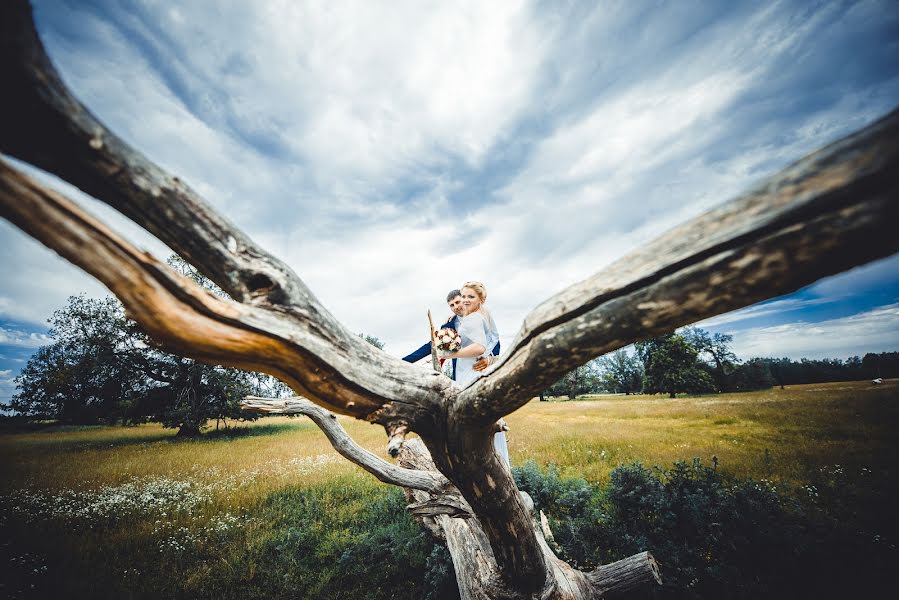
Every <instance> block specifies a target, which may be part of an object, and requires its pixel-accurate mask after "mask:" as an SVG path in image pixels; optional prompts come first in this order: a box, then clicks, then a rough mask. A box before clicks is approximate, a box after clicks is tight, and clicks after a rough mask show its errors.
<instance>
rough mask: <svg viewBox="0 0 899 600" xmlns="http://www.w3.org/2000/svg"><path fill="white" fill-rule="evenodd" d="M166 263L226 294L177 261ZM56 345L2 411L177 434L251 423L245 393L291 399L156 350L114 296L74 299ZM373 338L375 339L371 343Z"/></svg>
mask: <svg viewBox="0 0 899 600" xmlns="http://www.w3.org/2000/svg"><path fill="white" fill-rule="evenodd" d="M169 264H170V265H171V266H173V267H174V268H176V269H178V270H179V271H180V272H181V273H182V274H185V275H188V276H190V277H191V278H192V279H194V280H195V281H197V282H198V283H200V284H201V285H203V286H204V287H205V288H206V289H207V290H209V291H210V292H212V293H214V294H217V295H223V292H222V291H221V290H219V289H218V288H216V287H215V286H214V285H213V284H212V283H211V282H210V281H209V280H208V279H206V278H204V277H202V276H200V275H199V274H197V273H196V271H195V270H193V267H191V266H190V265H188V264H187V263H185V262H184V261H183V260H181V259H180V258H172V259H170V260H169ZM49 321H50V324H51V328H50V331H49V335H50V337H51V338H53V339H54V342H53V343H52V344H50V345H48V346H44V347H42V348H40V349H39V350H38V351H37V352H36V353H35V354H34V356H33V357H32V358H31V359H30V360H29V361H28V363H27V364H26V366H25V368H24V369H23V371H22V373H21V375H19V377H17V378H16V386H17V389H18V390H19V391H18V393H17V394H15V395H14V396H13V398H12V401H11V402H10V404H9V405H8V407H7V408H10V409H12V410H13V411H15V412H16V413H18V414H22V415H25V416H30V417H34V418H54V419H59V420H61V421H63V422H66V423H97V422H116V421H121V422H122V423H123V424H125V423H138V422H144V421H157V422H160V423H162V424H163V426H164V427H172V428H178V430H179V431H178V433H179V435H185V436H192V435H197V434H199V433H200V431H201V429H202V428H203V427H204V426H205V424H206V423H207V421H208V420H209V419H215V420H216V425H218V423H219V422H221V421H222V420H225V419H255V418H257V416H256V415H255V414H252V413H244V412H243V411H241V410H240V406H239V405H240V401H241V400H242V399H243V398H244V397H245V396H247V395H257V396H261V395H264V396H267V397H278V396H284V395H288V394H289V393H290V391H289V389H288V388H287V386H285V385H284V384H283V383H281V382H280V381H278V380H277V379H275V378H274V377H271V376H270V375H263V374H259V373H250V372H248V371H242V370H240V369H233V368H224V367H221V366H212V365H206V364H203V363H199V362H196V361H194V360H191V359H188V358H181V357H178V356H175V355H173V354H169V353H167V352H163V351H161V350H159V349H158V348H157V347H156V344H155V343H154V342H153V341H152V340H150V339H149V338H148V337H147V336H146V335H145V334H144V333H143V332H142V331H141V330H140V328H139V327H138V326H137V325H136V323H134V322H133V321H131V320H130V319H128V318H127V317H126V316H125V312H124V309H123V307H122V305H121V303H120V302H119V301H118V300H117V299H115V298H109V297H107V298H102V299H93V298H87V297H86V296H84V295H80V296H72V297H70V298H69V300H68V303H67V304H66V306H65V307H64V308H62V309H60V310H57V311H56V312H54V313H53V316H52V317H51V318H50V320H49ZM375 339H376V338H375Z"/></svg>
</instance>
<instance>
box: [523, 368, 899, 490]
mask: <svg viewBox="0 0 899 600" xmlns="http://www.w3.org/2000/svg"><path fill="white" fill-rule="evenodd" d="M507 421H508V422H509V424H510V427H511V432H510V436H509V438H510V439H509V444H510V448H511V454H512V460H513V462H515V463H520V462H521V461H524V460H527V459H533V460H536V461H537V462H540V463H555V464H557V465H559V466H560V467H562V469H563V472H565V473H567V474H569V475H580V476H583V477H585V478H587V479H588V480H591V481H595V482H602V481H604V480H605V479H606V478H607V477H608V474H609V472H610V471H611V469H612V468H614V467H615V466H617V465H619V464H622V463H628V462H632V461H635V460H639V461H641V462H643V463H645V464H650V465H651V464H660V465H665V466H668V465H671V463H672V462H673V461H675V460H678V459H684V458H692V457H700V458H701V459H703V461H704V462H706V463H707V464H710V463H711V460H712V457H713V456H716V457H717V458H718V460H719V461H720V464H721V467H722V469H724V470H725V471H728V472H730V473H733V474H734V475H737V476H740V477H753V478H757V479H760V478H765V477H767V478H779V479H786V480H790V481H793V482H797V481H802V480H804V478H805V474H806V473H807V472H808V471H809V470H810V469H814V468H818V467H821V466H824V465H830V464H837V463H844V464H845V463H847V462H848V463H858V464H863V463H865V462H866V461H871V460H876V461H878V462H880V461H881V460H882V459H889V460H888V462H893V463H895V459H896V456H897V445H896V443H895V440H896V433H895V432H896V427H897V426H899V380H887V381H885V382H884V384H883V385H881V386H872V385H871V384H870V383H867V382H848V383H828V384H815V385H804V386H788V387H787V388H786V389H779V388H775V389H771V390H766V391H761V392H754V393H741V394H720V395H715V396H699V397H687V398H684V397H679V398H676V399H669V398H667V397H665V396H647V395H636V396H620V395H618V396H592V397H590V398H589V399H581V400H577V401H574V402H537V401H532V402H531V403H529V404H528V405H527V406H525V407H524V408H522V409H521V410H519V411H517V412H516V413H514V414H513V415H510V416H509V417H508V418H507Z"/></svg>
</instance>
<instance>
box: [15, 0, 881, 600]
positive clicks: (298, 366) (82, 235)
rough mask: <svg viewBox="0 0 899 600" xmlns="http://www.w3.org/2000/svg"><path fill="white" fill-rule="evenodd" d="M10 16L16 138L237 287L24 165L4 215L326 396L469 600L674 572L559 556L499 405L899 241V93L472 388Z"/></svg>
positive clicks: (133, 307) (517, 402)
mask: <svg viewBox="0 0 899 600" xmlns="http://www.w3.org/2000/svg"><path fill="white" fill-rule="evenodd" d="M0 16H2V22H0V30H2V38H0V45H2V47H0V52H2V56H0V77H2V81H3V87H4V93H3V96H2V97H3V111H2V116H0V151H2V152H3V153H5V154H7V155H10V156H14V157H16V158H18V159H19V160H22V161H24V162H26V163H30V164H32V165H35V166H37V167H39V168H41V169H44V170H45V171H48V172H50V173H54V174H56V175H58V176H59V177H61V178H62V179H64V180H66V181H68V182H69V183H71V184H73V185H75V186H77V187H79V188H80V189H82V190H83V191H84V192H86V193H88V194H90V195H92V196H93V197H95V198H97V199H99V200H101V201H103V202H105V203H107V204H108V205H110V206H112V207H113V208H115V209H116V210H118V211H119V212H121V213H122V214H124V215H126V216H127V217H129V218H130V219H132V220H133V221H134V222H136V223H137V224H139V225H140V226H142V227H143V228H144V229H146V230H147V231H149V232H150V233H152V234H153V235H154V236H156V237H157V238H159V239H160V240H161V241H163V242H164V243H166V244H167V245H168V246H169V247H170V248H171V249H173V250H174V251H175V252H177V253H178V254H179V255H181V256H182V257H183V258H184V259H185V260H187V261H188V262H190V263H191V264H193V265H194V266H196V267H197V268H198V269H199V270H200V272H202V273H203V274H204V275H206V276H207V277H209V278H210V279H211V280H213V281H214V282H215V283H216V284H218V285H219V286H220V287H221V288H222V289H223V290H225V291H226V292H227V293H228V295H229V296H230V298H231V299H227V298H226V299H223V298H218V297H215V296H213V295H211V294H210V293H208V292H206V291H205V290H203V289H202V288H200V287H199V286H198V285H197V284H195V283H194V282H193V281H191V280H189V279H187V278H185V277H183V276H180V275H179V274H177V273H175V272H174V271H173V270H172V269H170V268H169V267H167V266H166V265H165V264H164V263H163V262H160V261H158V260H157V259H155V258H154V257H152V256H150V255H148V254H147V253H145V252H142V251H140V250H138V249H137V248H135V247H134V246H133V245H131V244H130V243H128V241H127V240H125V239H123V238H122V237H120V236H119V235H117V234H116V233H115V232H113V231H111V230H109V229H108V228H107V227H105V226H104V225H103V224H102V223H100V222H99V221H98V220H97V219H95V218H94V217H93V216H91V215H90V214H88V213H87V212H85V211H84V210H82V209H81V208H79V207H78V206H77V205H76V204H75V203H73V202H72V201H71V200H69V199H68V198H66V197H64V196H62V195H61V194H59V193H56V192H54V191H52V190H50V189H48V188H47V187H45V186H44V185H42V184H41V183H39V182H37V181H35V180H34V179H32V178H30V177H28V176H26V175H25V174H23V173H22V172H21V171H20V170H18V169H16V168H15V167H13V166H11V165H10V163H8V162H6V161H0V163H2V164H0V211H2V216H3V217H4V218H6V219H8V220H9V221H11V222H12V223H14V224H15V225H16V226H18V227H19V228H21V229H22V230H23V231H25V232H27V233H28V234H29V235H31V236H32V237H34V238H35V239H37V240H39V241H41V242H42V243H43V244H45V245H46V246H48V247H50V248H52V249H53V250H55V251H56V252H57V253H59V254H60V255H62V256H63V257H65V258H66V259H68V260H69V261H71V262H72V263H74V264H76V265H77V266H79V267H81V268H82V269H83V270H85V271H86V272H88V273H90V274H91V275H93V276H94V277H96V278H97V279H99V280H100V281H102V282H103V283H104V284H105V285H106V286H107V287H108V288H109V289H110V290H112V292H113V293H114V294H115V295H116V296H118V297H119V299H120V300H121V301H122V302H123V303H124V305H125V307H126V309H127V310H128V313H129V315H130V316H131V317H132V318H134V319H135V320H136V321H137V322H139V323H140V324H141V326H142V327H143V328H144V329H145V330H146V331H147V333H149V334H150V335H151V336H152V337H153V338H154V339H155V340H156V341H158V342H159V343H160V344H161V345H162V346H163V347H164V348H165V349H166V350H168V351H171V352H174V353H178V354H182V355H184V356H190V357H193V358H196V359H199V360H203V361H207V362H210V363H214V364H224V365H230V366H235V367H241V368H245V369H251V370H256V371H264V372H266V373H270V374H272V375H274V376H276V377H278V378H280V379H282V380H283V381H285V382H286V383H288V384H289V385H290V386H291V387H292V388H293V389H294V391H296V393H297V394H298V395H300V396H303V397H305V398H307V399H308V401H306V400H301V399H293V400H290V401H286V402H284V401H280V403H278V402H274V401H268V402H265V401H258V400H257V401H250V402H251V403H255V404H254V406H256V407H257V408H258V409H259V410H267V411H270V412H293V413H302V414H308V415H309V416H311V417H312V418H313V419H314V420H315V421H316V423H318V424H319V425H320V426H321V427H322V429H323V430H324V431H325V433H326V434H327V435H328V436H329V438H330V439H331V440H332V442H333V444H334V446H335V448H337V450H338V451H339V452H341V454H343V455H344V456H346V457H347V458H348V459H349V460H352V461H353V462H355V463H356V464H358V465H360V466H362V467H363V468H365V469H367V470H369V471H370V472H372V473H373V474H375V475H376V476H377V477H379V478H380V479H381V480H383V481H386V482H388V483H391V484H395V485H399V486H402V487H404V488H406V490H407V492H408V493H409V496H410V500H411V504H410V510H411V511H412V512H413V514H415V515H417V516H418V517H419V518H420V520H421V521H422V523H423V524H424V525H425V526H426V527H429V528H430V529H431V531H433V532H435V534H436V535H440V536H442V537H443V538H444V539H446V541H447V544H448V546H449V548H450V550H451V552H452V556H453V560H454V564H455V568H456V573H457V580H458V582H459V585H460V591H461V593H462V596H463V597H465V598H510V599H512V598H515V599H518V598H547V599H549V598H571V599H577V598H596V597H603V596H615V595H626V594H627V593H628V592H630V591H632V590H634V589H635V588H637V587H639V586H642V585H645V584H646V583H652V582H655V581H658V580H659V575H658V571H657V569H656V567H655V563H654V561H653V560H652V557H650V556H649V555H648V553H645V552H644V553H641V554H637V555H635V556H632V557H630V558H627V559H624V560H622V561H619V562H617V563H613V564H611V565H604V566H602V567H600V568H599V569H597V570H595V571H592V572H581V571H577V570H575V569H573V568H572V567H570V566H569V565H567V564H565V563H564V562H562V561H560V560H559V559H558V558H556V556H555V554H554V553H553V552H552V550H551V549H550V547H549V545H548V544H547V543H546V540H545V539H544V535H543V533H542V531H543V530H542V528H541V526H540V524H539V523H538V520H537V519H536V518H535V517H534V515H533V514H532V506H531V504H530V503H529V499H528V498H527V497H526V496H525V495H523V494H521V493H519V491H518V489H517V488H516V486H515V483H514V481H513V479H512V477H511V475H510V473H509V471H508V470H507V469H506V467H505V466H504V464H503V463H502V462H501V461H500V460H499V459H498V458H497V456H496V455H495V453H494V451H493V445H492V433H493V430H494V428H495V426H496V422H497V420H498V419H500V418H501V417H502V416H504V415H506V414H509V413H510V412H512V411H514V410H515V409H517V408H519V407H521V406H522V405H524V404H525V403H526V402H528V401H529V400H530V399H531V398H532V397H533V396H535V395H537V394H538V393H539V392H540V391H541V390H543V389H545V388H546V387H548V386H549V385H550V384H551V383H552V382H554V381H556V380H558V379H559V377H561V376H562V375H563V374H565V373H567V372H568V371H570V370H571V369H573V368H574V367H576V366H577V365H580V364H583V363H584V362H586V361H588V360H590V359H591V358H593V357H596V356H599V355H602V354H605V353H607V352H610V351H612V350H615V349H617V348H620V347H622V346H625V345H627V344H629V343H632V342H634V341H637V340H641V339H645V338H647V337H651V336H653V335H657V334H660V333H663V332H667V331H671V330H673V329H675V328H676V327H679V326H681V325H686V324H688V323H693V322H695V321H698V320H700V319H703V318H706V317H710V316H713V315H716V314H720V313H722V312H726V311H730V310H734V309H737V308H740V307H743V306H747V305H749V304H752V303H755V302H758V301H760V300H764V299H766V298H771V297H774V296H778V295H781V294H786V293H788V292H791V291H794V290H796V289H798V288H800V287H802V286H804V285H807V284H810V283H812V282H814V281H816V280H817V279H819V278H821V277H824V276H827V275H831V274H834V273H838V272H840V271H843V270H845V269H848V268H850V267H853V266H856V265H860V264H863V263H865V262H868V261H871V260H874V259H877V258H880V257H884V256H888V255H890V254H893V253H895V252H897V251H899V236H897V235H896V233H895V224H896V223H897V222H899V203H897V201H896V200H897V199H896V191H897V178H899V148H897V146H899V142H897V139H899V136H897V132H899V114H897V112H895V111H894V112H893V113H891V114H890V115H888V116H887V117H885V118H883V119H881V120H880V121H878V122H877V123H874V124H873V125H871V126H869V127H867V128H865V129H863V130H861V131H858V132H857V133H854V134H852V135H850V136H848V137H846V138H844V139H842V140H840V141H838V142H836V143H834V144H831V145H829V146H827V147H826V148H823V149H821V150H819V151H817V152H815V153H814V154H811V155H810V156H808V157H806V158H804V159H802V160H800V161H798V162H796V163H795V164H793V165H792V166H790V167H788V168H787V169H785V170H784V171H782V172H781V173H779V174H777V175H775V176H774V177H772V178H771V179H769V180H768V181H766V182H765V183H763V184H762V185H760V186H758V187H757V188H755V189H754V190H752V191H750V192H749V193H747V194H744V195H742V196H740V197H738V198H736V199H735V200H732V201H730V202H728V203H726V204H724V205H722V206H720V207H719V208H717V209H715V210H713V211H710V212H708V213H706V214H704V215H702V216H700V217H698V218H696V219H694V220H692V221H690V222H688V223H686V224H684V225H682V226H680V227H678V228H676V229H674V230H672V231H670V232H669V233H667V234H666V235H664V236H662V237H661V238H659V239H658V240H656V241H655V242H653V243H651V244H649V245H647V246H645V247H643V248H641V249H639V250H637V251H635V252H633V253H631V254H630V255H628V256H626V257H624V258H622V259H621V260H619V261H617V262H616V263H614V264H613V265H611V266H610V267H608V268H606V269H604V270H602V271H600V272H599V273H597V274H596V275H594V276H592V277H590V278H589V279H586V280H585V281H582V282H579V283H576V284H574V285H572V286H571V287H569V288H567V289H566V290H564V291H562V292H561V293H559V294H558V295H556V296H554V297H552V298H550V299H548V300H547V301H545V302H544V303H543V304H541V305H540V306H538V307H537V308H536V309H534V311H533V312H531V313H530V315H528V317H527V318H526V319H525V322H524V324H523V326H522V328H521V330H520V331H519V332H518V335H517V336H516V338H515V340H514V341H513V342H512V344H510V347H509V348H508V349H507V350H506V352H505V355H504V356H503V357H502V358H501V360H500V362H499V363H498V365H497V366H496V368H494V369H493V371H492V372H490V373H489V374H488V375H486V376H482V377H481V378H480V379H478V380H477V381H475V382H474V383H472V384H471V385H469V386H468V387H466V388H464V389H461V388H459V387H457V386H456V385H454V383H453V382H452V381H450V380H449V379H447V378H445V377H444V376H442V375H440V374H437V373H428V372H425V371H423V370H421V369H418V368H415V367H412V366H410V365H408V364H406V363H404V362H402V361H400V360H398V359H396V358H393V357H391V356H389V355H387V354H386V353H384V352H381V351H379V350H377V349H376V348H374V347H373V346H371V345H370V344H367V343H366V342H365V341H364V340H361V339H360V338H358V337H356V336H355V335H353V334H352V333H351V332H349V331H347V329H346V328H344V327H343V326H342V325H341V324H340V323H338V322H337V321H336V320H335V319H334V318H333V317H332V316H331V314H330V313H329V312H328V311H327V310H326V309H325V308H324V307H323V306H322V305H321V304H320V303H319V302H318V300H317V299H316V298H315V297H314V296H313V295H312V293H311V292H310V291H309V289H308V288H307V287H306V285H305V284H304V283H303V282H302V281H301V280H300V278H299V277H298V276H297V274H296V273H294V271H293V270H292V269H291V268H290V267H289V266H288V265H286V264H284V263H283V262H281V261H280V260H278V259H276V258H275V257H273V256H271V255H270V254H269V253H267V252H266V251H265V250H263V249H262V248H261V247H260V246H258V245H257V244H256V243H254V242H253V241H252V240H251V239H249V238H248V237H247V236H246V235H245V234H244V233H242V232H241V231H239V230H238V229H237V228H236V227H234V226H233V225H232V224H231V223H229V222H228V221H227V220H226V219H225V218H224V217H222V216H221V215H218V214H216V212H215V211H214V210H212V209H211V208H210V207H209V205H208V204H206V203H205V202H204V201H203V200H202V199H201V198H200V197H198V196H197V194H196V193H195V192H194V191H192V190H191V189H190V188H189V187H188V186H187V185H186V184H185V183H184V182H182V181H181V180H179V179H178V178H177V177H174V176H172V175H170V174H168V173H166V172H165V171H163V170H162V169H160V168H159V167H158V166H156V165H154V164H153V163H152V162H150V161H149V160H148V159H146V158H145V157H144V156H142V155H141V154H140V153H139V152H137V151H135V150H134V149H133V148H131V147H129V146H128V145H127V144H126V143H125V142H123V141H122V140H121V139H119V138H118V137H116V136H115V135H114V134H113V133H112V132H110V131H109V130H107V129H106V128H105V127H104V126H103V125H102V124H101V123H100V121H99V120H97V119H96V118H95V117H94V116H93V115H91V114H90V112H89V111H88V110H87V109H86V108H85V107H84V106H83V105H81V104H80V103H79V102H78V101H77V100H76V99H75V98H74V97H73V96H72V94H71V93H70V92H69V91H68V89H67V88H66V86H65V85H64V83H63V82H62V80H61V79H60V77H59V75H58V74H57V72H56V70H55V69H54V68H53V66H52V65H51V63H50V61H49V59H48V58H47V56H46V54H45V52H44V50H43V47H42V45H41V43H40V40H39V39H38V36H37V33H36V31H35V28H34V25H33V22H32V20H31V10H30V7H29V6H28V3H27V2H26V1H25V0H6V1H5V2H3V3H2V8H0ZM323 409H327V410H323ZM328 411H332V412H336V413H341V414H345V415H351V416H353V417H355V418H358V419H364V420H366V421H370V422H373V423H378V424H380V425H383V426H384V428H385V429H386V431H387V434H388V437H389V439H390V445H391V446H390V447H391V449H393V450H395V449H397V448H398V447H400V446H401V445H402V444H401V442H402V440H403V437H404V436H405V434H406V433H408V432H415V433H417V434H418V435H419V436H420V439H421V442H420V443H419V442H410V443H407V444H406V445H405V452H404V454H403V456H402V457H401V461H400V464H399V465H394V464H391V463H389V462H387V461H384V460H381V459H379V458H377V457H375V456H374V455H372V454H370V453H367V452H365V451H364V450H362V449H360V448H359V447H358V446H356V445H355V444H354V443H352V441H351V440H349V438H348V436H346V434H345V433H344V432H342V430H341V429H340V428H339V427H337V424H336V420H335V419H333V418H331V417H330V416H329V413H328Z"/></svg>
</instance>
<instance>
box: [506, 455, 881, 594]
mask: <svg viewBox="0 0 899 600" xmlns="http://www.w3.org/2000/svg"><path fill="white" fill-rule="evenodd" d="M713 463H714V464H713V466H711V467H709V466H706V465H703V464H702V462H701V461H700V460H699V459H698V458H697V459H693V460H692V461H691V462H685V461H681V462H676V463H675V464H674V466H673V467H672V468H670V469H661V468H659V467H655V468H652V469H650V468H647V467H645V466H643V465H641V464H639V463H633V464H629V465H624V466H620V467H618V468H616V469H615V470H614V471H612V474H611V480H610V482H609V484H608V485H607V486H606V487H605V488H604V489H600V488H598V487H591V486H590V485H589V484H588V483H587V482H585V481H584V480H581V479H576V478H572V479H563V478H560V477H559V473H558V471H557V470H556V469H555V467H553V466H550V467H548V468H547V469H546V470H545V471H541V470H540V469H539V467H537V465H536V464H535V463H528V464H526V465H524V466H522V467H519V468H516V469H515V477H516V481H517V482H518V484H519V486H520V487H521V489H523V490H525V491H527V492H528V493H530V494H531V496H532V497H533V498H534V502H535V506H536V507H537V508H538V510H539V509H542V510H544V511H545V512H546V513H547V514H548V515H549V516H550V523H551V526H552V529H553V532H554V534H555V538H556V541H557V542H559V543H560V545H561V546H562V548H563V550H564V554H565V556H564V558H566V559H567V560H569V561H571V562H572V563H574V564H577V565H579V566H581V567H582V568H585V567H591V566H595V565H598V564H604V563H608V562H612V561H614V560H619V559H621V558H625V557H627V556H630V555H632V554H634V553H636V552H639V551H641V550H649V551H650V552H652V553H653V555H654V556H655V557H656V559H657V560H658V561H659V563H660V564H661V565H662V574H663V580H664V589H663V593H662V594H661V596H662V597H664V598H759V597H762V598H798V597H818V598H840V597H875V596H877V592H878V590H880V589H887V588H886V587H881V586H886V585H887V584H888V581H887V577H888V575H889V568H888V565H889V564H890V562H891V561H893V560H895V558H896V551H895V548H894V547H892V548H891V549H890V548H886V547H884V545H883V544H882V542H881V541H880V539H881V538H880V536H879V535H877V534H875V533H874V532H872V531H862V530H859V528H858V525H859V523H858V520H857V519H852V518H851V516H850V514H849V511H850V510H851V506H852V503H851V502H850V501H847V500H849V498H847V490H846V487H845V486H841V485H839V481H838V480H839V477H840V476H841V474H842V470H841V469H840V468H837V469H831V470H827V471H826V472H823V471H822V481H821V483H819V484H818V485H807V486H805V487H803V488H801V489H798V490H797V489H786V488H784V489H779V488H778V486H776V485H775V484H774V483H772V482H770V481H766V480H761V481H754V480H743V481H739V480H735V479H733V478H730V477H727V476H725V475H723V474H722V473H721V472H720V471H719V470H718V469H717V459H713ZM834 473H836V475H834ZM825 496H826V498H825ZM850 522H852V523H853V524H850ZM844 573H845V574H846V575H845V576H841V574H844Z"/></svg>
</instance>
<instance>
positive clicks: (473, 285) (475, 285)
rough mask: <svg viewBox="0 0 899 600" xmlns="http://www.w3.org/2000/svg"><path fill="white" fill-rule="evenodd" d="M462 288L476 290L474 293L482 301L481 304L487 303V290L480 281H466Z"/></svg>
mask: <svg viewBox="0 0 899 600" xmlns="http://www.w3.org/2000/svg"><path fill="white" fill-rule="evenodd" d="M462 287H463V288H468V289H471V290H474V293H475V294H477V295H478V298H480V299H481V304H483V303H484V302H487V288H486V287H484V284H483V283H481V282H480V281H466V282H465V283H463V284H462ZM460 289H461V288H460Z"/></svg>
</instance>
